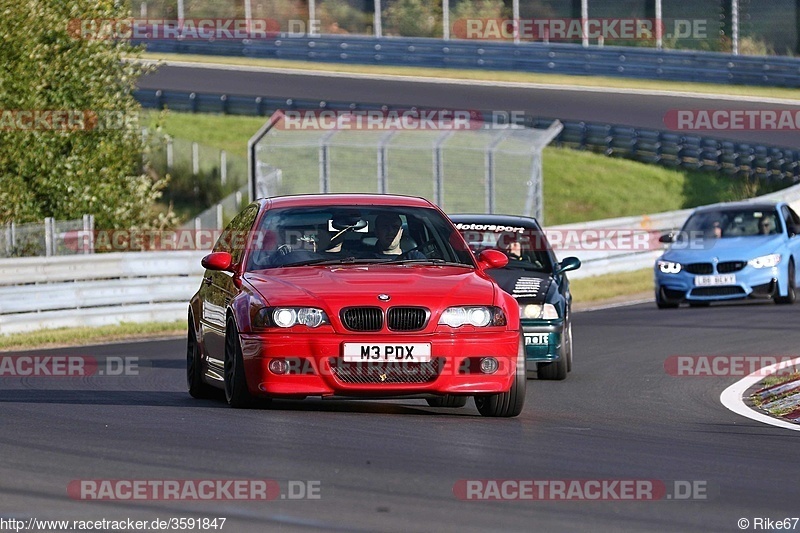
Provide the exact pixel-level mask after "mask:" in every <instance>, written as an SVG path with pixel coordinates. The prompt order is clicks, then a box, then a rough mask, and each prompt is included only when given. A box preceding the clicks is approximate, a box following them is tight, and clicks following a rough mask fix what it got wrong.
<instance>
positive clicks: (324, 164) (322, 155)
mask: <svg viewBox="0 0 800 533" xmlns="http://www.w3.org/2000/svg"><path fill="white" fill-rule="evenodd" d="M376 5H377V2H376ZM335 133H336V131H335V130H331V131H329V132H328V133H326V134H325V135H323V136H322V138H321V139H320V140H319V192H321V193H323V194H327V193H329V192H331V159H330V148H329V146H328V141H330V138H331V137H333V135H334V134H335Z"/></svg>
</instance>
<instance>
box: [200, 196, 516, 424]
mask: <svg viewBox="0 0 800 533" xmlns="http://www.w3.org/2000/svg"><path fill="white" fill-rule="evenodd" d="M507 261H508V259H507V257H506V256H505V255H504V254H503V253H502V252H499V251H497V250H486V251H484V252H482V253H481V254H480V255H478V256H477V257H475V256H474V255H473V254H472V252H470V249H469V247H468V246H467V244H466V243H465V242H464V239H463V238H462V236H461V234H460V233H459V232H458V230H456V228H455V227H454V226H453V224H452V223H451V222H450V220H449V219H448V218H447V216H446V215H445V214H444V213H443V212H442V211H441V210H440V209H439V208H438V207H436V206H435V205H433V204H432V203H430V202H428V201H427V200H424V199H421V198H413V197H405V196H392V195H367V194H324V195H306V196H286V197H276V198H269V199H261V200H258V201H256V202H255V203H253V204H251V205H249V206H248V207H247V208H245V209H244V210H243V211H242V212H241V213H239V214H238V215H237V216H236V217H235V218H234V219H233V220H232V221H231V223H230V224H229V225H228V227H227V228H226V229H225V230H224V231H223V232H222V234H221V236H220V238H219V239H218V241H217V243H216V244H215V246H214V249H213V251H212V253H211V254H209V255H207V256H206V257H205V258H203V266H204V267H205V268H206V271H205V274H204V279H203V281H202V283H201V285H200V289H199V290H198V292H197V293H196V294H195V295H194V297H193V298H192V299H191V302H190V305H189V320H188V343H187V347H188V349H187V381H188V387H189V393H190V394H191V395H192V396H194V397H196V398H202V397H209V396H211V395H212V394H213V393H214V392H215V390H214V389H223V390H224V391H225V398H226V400H227V402H228V404H230V405H231V406H233V407H246V406H248V405H250V404H252V403H253V402H254V400H269V399H271V398H295V399H302V398H305V397H307V396H322V397H329V396H333V397H355V398H420V399H425V400H427V402H428V404H429V405H431V406H434V407H463V406H465V405H466V403H467V399H468V398H469V397H470V396H472V397H474V400H475V406H476V407H477V409H478V411H479V412H480V414H482V415H484V416H496V417H510V416H517V415H518V414H519V413H520V412H521V411H522V407H523V404H524V402H525V387H526V379H525V366H524V351H523V350H524V347H523V344H522V335H521V328H520V321H519V306H518V305H517V303H516V301H515V300H514V299H513V298H512V297H511V296H510V295H509V294H508V293H506V292H504V291H503V290H501V289H500V288H499V286H498V285H497V284H496V283H495V282H494V281H493V280H492V278H491V277H490V276H489V275H488V274H487V273H486V271H487V270H488V269H491V268H501V267H503V266H505V265H506V263H507Z"/></svg>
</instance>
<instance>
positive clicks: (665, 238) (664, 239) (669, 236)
mask: <svg viewBox="0 0 800 533" xmlns="http://www.w3.org/2000/svg"><path fill="white" fill-rule="evenodd" d="M674 240H675V234H674V233H665V234H663V235H662V236H661V237H659V238H658V242H661V243H664V244H669V243H671V242H673V241H674Z"/></svg>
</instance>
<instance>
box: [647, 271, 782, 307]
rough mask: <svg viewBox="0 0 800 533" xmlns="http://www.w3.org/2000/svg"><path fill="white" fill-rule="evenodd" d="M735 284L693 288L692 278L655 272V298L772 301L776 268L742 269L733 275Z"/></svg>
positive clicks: (688, 275)
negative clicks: (768, 299) (755, 299)
mask: <svg viewBox="0 0 800 533" xmlns="http://www.w3.org/2000/svg"><path fill="white" fill-rule="evenodd" d="M734 274H735V276H736V281H735V283H732V284H729V285H713V286H703V287H700V286H697V285H696V284H695V275H694V274H690V273H688V272H684V271H681V272H679V273H677V274H664V273H662V272H656V274H655V288H656V295H657V296H659V297H660V298H661V299H662V301H665V302H667V303H680V302H711V301H724V300H739V299H743V298H772V297H774V296H775V294H776V291H777V287H778V277H779V272H778V267H772V268H753V267H750V266H746V267H745V268H744V269H742V270H740V271H738V272H735V273H734Z"/></svg>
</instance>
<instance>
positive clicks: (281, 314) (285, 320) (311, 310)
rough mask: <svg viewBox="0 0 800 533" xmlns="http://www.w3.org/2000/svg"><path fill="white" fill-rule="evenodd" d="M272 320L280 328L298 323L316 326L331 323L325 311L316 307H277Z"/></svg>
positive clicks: (311, 326) (310, 326)
mask: <svg viewBox="0 0 800 533" xmlns="http://www.w3.org/2000/svg"><path fill="white" fill-rule="evenodd" d="M272 321H273V323H274V324H275V325H276V326H278V327H279V328H290V327H292V326H298V325H301V326H308V327H309V328H316V327H318V326H321V325H323V324H330V320H328V315H326V314H325V311H323V310H322V309H317V308H316V307H276V308H275V309H273V310H272Z"/></svg>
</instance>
